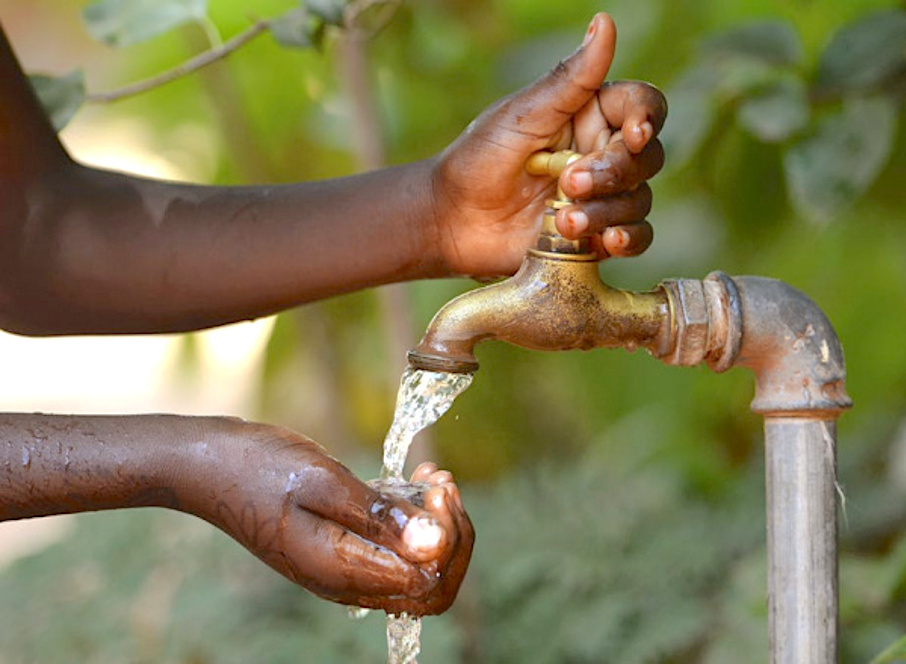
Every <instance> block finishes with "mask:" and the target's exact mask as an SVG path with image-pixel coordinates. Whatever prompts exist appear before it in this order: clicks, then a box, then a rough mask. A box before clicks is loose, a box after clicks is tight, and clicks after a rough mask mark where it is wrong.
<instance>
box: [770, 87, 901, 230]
mask: <svg viewBox="0 0 906 664" xmlns="http://www.w3.org/2000/svg"><path fill="white" fill-rule="evenodd" d="M896 119H897V107H896V104H895V103H894V102H893V101H892V100H890V99H887V98H883V97H876V98H870V99H853V100H850V101H847V102H846V103H845V104H844V105H843V107H842V109H841V110H840V111H839V112H837V113H835V114H833V115H831V116H828V117H826V118H824V120H823V121H822V122H821V123H820V124H819V125H818V128H817V130H816V131H815V133H814V134H813V135H811V136H809V137H807V138H805V139H803V140H801V141H798V142H797V143H794V144H793V145H791V146H790V147H789V149H787V151H786V153H785V154H784V158H783V166H784V171H785V174H786V181H787V186H788V187H789V191H790V195H791V196H792V203H793V206H794V207H795V208H796V209H797V210H798V211H799V212H800V213H801V214H803V215H804V216H805V217H807V218H809V219H811V220H812V221H815V222H822V223H823V222H826V221H828V220H829V219H831V218H832V217H834V216H835V215H836V214H838V213H839V212H840V211H841V210H842V209H843V208H845V207H846V206H848V205H850V204H851V203H853V202H854V201H855V200H856V199H857V198H858V197H859V196H860V195H862V194H863V193H865V191H867V190H868V188H869V187H870V186H871V185H872V183H873V182H874V181H875V178H877V176H878V174H879V173H880V172H881V169H882V168H883V167H884V165H885V164H886V163H887V159H888V157H889V156H890V153H891V150H892V149H893V143H894V134H895V131H896Z"/></svg>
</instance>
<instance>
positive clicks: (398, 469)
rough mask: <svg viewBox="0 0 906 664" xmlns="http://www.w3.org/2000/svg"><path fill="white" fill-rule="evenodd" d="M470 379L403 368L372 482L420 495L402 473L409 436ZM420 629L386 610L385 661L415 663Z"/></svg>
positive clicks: (412, 621) (408, 618) (405, 617)
mask: <svg viewBox="0 0 906 664" xmlns="http://www.w3.org/2000/svg"><path fill="white" fill-rule="evenodd" d="M471 383H472V374H451V373H438V372H434V371H423V370H421V369H412V368H407V369H406V370H405V371H404V372H403V378H402V380H401V381H400V389H399V393H398V394H397V397H396V412H395V413H394V415H393V424H391V425H390V431H388V432H387V437H386V438H385V439H384V464H383V467H382V468H381V476H380V479H379V480H377V481H376V482H375V483H374V485H375V486H377V487H379V488H380V489H381V490H382V491H387V492H388V493H393V494H395V495H400V496H401V497H403V498H406V499H407V500H412V501H413V502H416V503H418V502H419V499H420V496H418V495H413V489H414V490H415V493H416V494H417V492H418V490H419V489H421V490H424V487H419V486H417V485H411V484H409V483H408V482H407V481H406V479H405V478H404V476H403V468H404V467H405V465H406V456H407V455H408V454H409V446H410V445H411V444H412V439H413V438H414V437H415V434H417V433H418V432H419V431H421V430H422V429H426V428H427V427H429V426H431V425H432V424H434V423H435V422H436V421H437V420H439V419H440V417H441V416H442V415H443V414H444V413H446V412H447V411H448V410H449V409H450V406H452V405H453V401H454V400H455V399H456V397H458V396H459V395H460V394H462V392H463V391H465V389H466V388H467V387H469V385H471ZM407 494H408V495H407ZM421 631H422V622H421V619H419V618H417V617H414V616H409V615H408V614H406V613H402V614H400V615H398V616H394V615H389V614H388V615H387V652H388V664H417V660H416V658H417V657H418V653H419V651H420V649H421V643H420V637H421Z"/></svg>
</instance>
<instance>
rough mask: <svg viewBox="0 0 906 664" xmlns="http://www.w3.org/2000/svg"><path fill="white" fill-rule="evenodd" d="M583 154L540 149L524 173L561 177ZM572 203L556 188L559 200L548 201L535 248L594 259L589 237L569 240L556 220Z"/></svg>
mask: <svg viewBox="0 0 906 664" xmlns="http://www.w3.org/2000/svg"><path fill="white" fill-rule="evenodd" d="M582 156H583V155H581V154H579V153H578V152H575V151H573V150H557V151H556V152H550V151H548V150H540V151H538V152H535V153H533V154H532V155H531V156H530V157H529V158H528V160H526V162H525V170H526V172H527V173H528V174H529V175H546V176H548V177H552V178H559V177H560V174H561V173H563V171H564V170H565V169H566V167H567V166H569V165H570V164H572V163H573V162H574V161H576V160H578V159H581V158H582ZM571 204H572V200H571V199H570V198H569V197H568V196H566V195H565V194H564V193H563V190H562V189H560V187H557V197H556V198H553V199H550V200H548V201H547V211H546V212H545V213H544V215H543V216H542V217H541V233H540V235H539V236H538V241H537V243H536V245H535V246H536V249H539V250H542V251H547V252H554V253H560V254H573V255H576V256H585V257H589V256H593V254H592V252H591V249H590V246H589V242H588V238H580V239H578V240H567V239H566V238H565V237H563V236H562V235H560V232H559V231H558V230H557V225H556V223H555V221H554V218H555V216H556V211H557V209H558V208H562V207H565V206H568V205H571Z"/></svg>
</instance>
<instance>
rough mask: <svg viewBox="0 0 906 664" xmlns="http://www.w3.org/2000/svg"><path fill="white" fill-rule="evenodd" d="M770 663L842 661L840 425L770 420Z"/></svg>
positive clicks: (767, 449) (767, 436)
mask: <svg viewBox="0 0 906 664" xmlns="http://www.w3.org/2000/svg"><path fill="white" fill-rule="evenodd" d="M765 455H766V462H767V463H766V483H767V487H766V491H767V547H768V620H769V627H768V630H769V640H770V650H771V660H770V661H771V664H831V663H832V662H836V661H837V526H836V524H837V520H836V485H835V483H836V424H835V422H834V421H833V420H820V419H819V420H816V419H807V418H802V417H767V418H766V419H765Z"/></svg>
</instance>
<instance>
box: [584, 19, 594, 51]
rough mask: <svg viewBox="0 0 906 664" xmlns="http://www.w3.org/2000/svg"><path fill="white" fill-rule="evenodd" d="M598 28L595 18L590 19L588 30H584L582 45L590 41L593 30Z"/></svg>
mask: <svg viewBox="0 0 906 664" xmlns="http://www.w3.org/2000/svg"><path fill="white" fill-rule="evenodd" d="M597 30H598V22H597V21H596V20H595V19H591V23H589V24H588V30H586V31H585V39H583V40H582V46H588V44H589V43H591V40H592V39H594V38H595V32H597Z"/></svg>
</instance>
